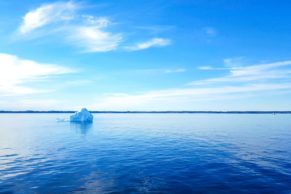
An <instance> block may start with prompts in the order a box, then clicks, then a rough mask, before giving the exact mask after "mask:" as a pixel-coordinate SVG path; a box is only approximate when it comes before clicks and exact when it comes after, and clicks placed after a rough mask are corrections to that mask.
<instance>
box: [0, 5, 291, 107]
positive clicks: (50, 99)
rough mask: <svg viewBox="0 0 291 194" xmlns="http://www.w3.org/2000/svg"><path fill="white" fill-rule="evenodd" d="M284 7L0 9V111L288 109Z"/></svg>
mask: <svg viewBox="0 0 291 194" xmlns="http://www.w3.org/2000/svg"><path fill="white" fill-rule="evenodd" d="M290 6H291V3H290V2H288V1H271V0H269V1H266V0H264V1H263V0H253V1H244V0H235V1H232V0H213V1H206V0H196V1H190V0H152V1H148V0H138V1H133V0H122V1H102V0H100V1H93V0H87V1H86V0H84V1H40V0H29V1H28V0H23V1H17V0H9V1H0V65H1V72H0V109H5V110H27V109H33V110H52V109H58V110H76V109H79V108H81V107H88V108H89V109H91V110H92V109H94V110H290V109H291V100H290V99H291V79H290V78H291V53H290V51H291V36H290V32H291V14H290V11H289V8H290Z"/></svg>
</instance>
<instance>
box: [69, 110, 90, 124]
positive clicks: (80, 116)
mask: <svg viewBox="0 0 291 194" xmlns="http://www.w3.org/2000/svg"><path fill="white" fill-rule="evenodd" d="M70 122H78V123H92V122H93V115H92V114H91V113H90V112H89V111H88V110H87V109H86V108H82V110H81V111H79V112H76V113H75V114H73V115H71V116H70Z"/></svg>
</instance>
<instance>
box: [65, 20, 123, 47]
mask: <svg viewBox="0 0 291 194" xmlns="http://www.w3.org/2000/svg"><path fill="white" fill-rule="evenodd" d="M86 19H87V22H88V24H87V25H82V26H74V27H72V28H71V30H70V32H72V33H71V34H70V35H69V36H68V40H69V42H70V43H72V44H74V45H76V46H78V47H81V48H82V49H83V51H84V52H107V51H112V50H115V49H116V48H117V47H118V45H119V44H120V42H121V41H122V35H121V34H112V33H110V32H106V31H104V28H106V27H107V26H108V24H109V23H110V21H109V20H108V19H106V18H94V17H93V16H87V18H86Z"/></svg>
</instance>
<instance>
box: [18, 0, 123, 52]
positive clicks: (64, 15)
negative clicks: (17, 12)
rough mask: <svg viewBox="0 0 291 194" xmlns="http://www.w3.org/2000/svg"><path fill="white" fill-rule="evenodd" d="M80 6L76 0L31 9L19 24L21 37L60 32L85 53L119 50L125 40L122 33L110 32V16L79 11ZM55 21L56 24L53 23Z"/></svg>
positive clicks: (59, 33) (68, 41) (67, 40)
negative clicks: (86, 13)
mask: <svg viewBox="0 0 291 194" xmlns="http://www.w3.org/2000/svg"><path fill="white" fill-rule="evenodd" d="M78 9H81V8H80V6H79V5H78V4H76V3H74V2H72V1H68V2H57V3H51V4H45V5H42V6H40V7H38V8H36V9H34V10H31V11H29V12H28V13H26V14H25V16H24V17H23V21H22V23H21V25H20V27H19V34H20V36H24V37H26V38H27V37H29V35H30V34H32V37H33V35H34V33H38V34H37V36H35V37H41V36H47V35H56V36H62V37H64V39H65V41H66V42H67V43H69V44H71V45H74V46H76V47H79V48H81V49H82V52H107V51H112V50H115V49H116V48H117V47H118V46H119V44H120V42H121V40H122V35H121V33H112V32H109V31H106V30H105V28H107V27H108V26H109V25H110V23H111V22H110V20H109V19H108V18H106V17H95V16H92V15H82V14H78V13H77V10H78ZM52 24H54V25H52Z"/></svg>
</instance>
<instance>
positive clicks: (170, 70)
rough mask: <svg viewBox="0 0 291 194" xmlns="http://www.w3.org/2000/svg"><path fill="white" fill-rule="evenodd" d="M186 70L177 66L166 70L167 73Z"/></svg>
mask: <svg viewBox="0 0 291 194" xmlns="http://www.w3.org/2000/svg"><path fill="white" fill-rule="evenodd" d="M186 71H187V70H186V69H185V68H177V69H166V70H165V71H164V72H165V73H183V72H186Z"/></svg>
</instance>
